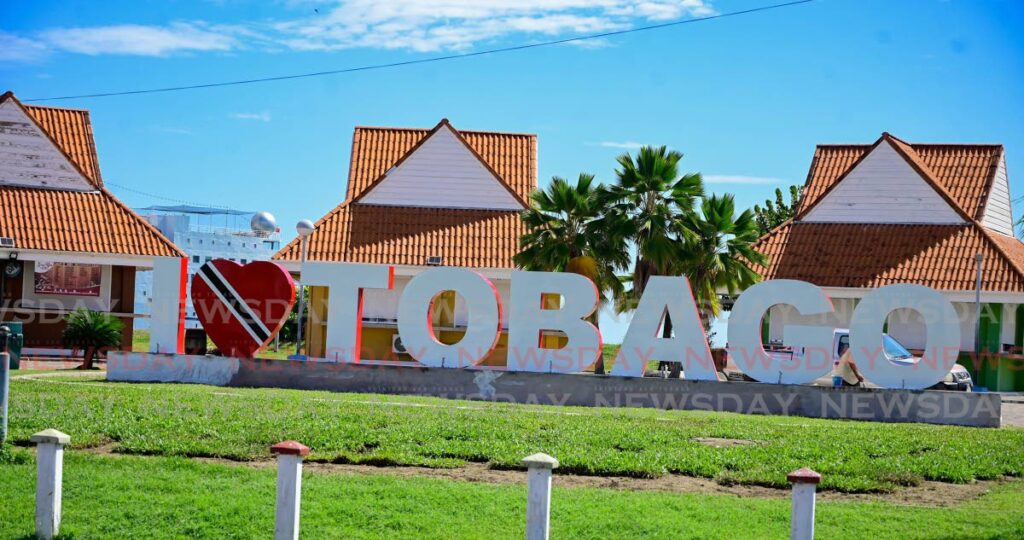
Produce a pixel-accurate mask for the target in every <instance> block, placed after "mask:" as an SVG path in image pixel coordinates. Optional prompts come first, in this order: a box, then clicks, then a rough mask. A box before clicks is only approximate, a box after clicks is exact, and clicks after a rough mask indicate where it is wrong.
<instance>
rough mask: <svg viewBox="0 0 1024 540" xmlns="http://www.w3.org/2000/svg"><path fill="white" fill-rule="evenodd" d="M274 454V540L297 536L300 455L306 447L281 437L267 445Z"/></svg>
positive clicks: (300, 471) (299, 498)
mask: <svg viewBox="0 0 1024 540" xmlns="http://www.w3.org/2000/svg"><path fill="white" fill-rule="evenodd" d="M270 453H272V454H274V455H275V456H277V506H276V511H275V513H274V540H298V538H299V503H300V502H301V500H302V458H303V457H305V456H307V455H309V447H307V446H305V445H303V444H302V443H298V442H295V441H284V442H279V443H277V444H275V445H274V446H271V447H270Z"/></svg>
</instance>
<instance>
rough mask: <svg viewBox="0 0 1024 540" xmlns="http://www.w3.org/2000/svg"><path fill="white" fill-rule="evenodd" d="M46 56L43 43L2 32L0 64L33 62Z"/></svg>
mask: <svg viewBox="0 0 1024 540" xmlns="http://www.w3.org/2000/svg"><path fill="white" fill-rule="evenodd" d="M45 55H46V46H45V45H43V44H42V43H40V42H38V41H35V40H32V39H28V38H24V37H19V36H16V35H14V34H10V33H7V32H3V31H0V62H5V61H6V62H31V61H34V60H38V59H39V58H42V57H43V56H45Z"/></svg>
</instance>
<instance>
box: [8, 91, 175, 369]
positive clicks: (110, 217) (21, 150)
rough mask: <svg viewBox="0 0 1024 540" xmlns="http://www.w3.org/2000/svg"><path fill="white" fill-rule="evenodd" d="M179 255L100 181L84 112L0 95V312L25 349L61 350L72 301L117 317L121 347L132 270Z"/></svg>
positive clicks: (127, 335)
mask: <svg viewBox="0 0 1024 540" xmlns="http://www.w3.org/2000/svg"><path fill="white" fill-rule="evenodd" d="M183 256H184V254H183V253H182V252H181V250H179V249H178V248H177V247H176V246H175V245H174V244H173V243H171V242H170V241H169V240H168V239H167V238H166V237H164V236H163V235H162V234H160V232H159V231H158V230H157V229H156V228H154V227H153V226H152V225H150V224H149V223H147V222H146V221H145V220H143V219H141V218H140V217H139V216H138V215H137V214H135V212H133V211H132V210H131V209H130V208H129V207H128V206H126V205H125V204H124V203H122V202H121V201H119V200H118V199H117V198H116V197H114V195H113V194H111V193H110V192H109V191H107V190H106V189H105V188H104V186H103V178H102V176H101V174H100V167H99V159H98V157H97V153H96V144H95V141H94V139H93V133H92V124H91V122H90V120H89V112H88V111H85V110H80V109H65V108H57V107H40V106H32V105H23V104H22V103H21V102H19V101H18V99H17V98H16V97H15V96H14V94H13V93H11V92H7V93H5V94H3V95H2V96H0V261H2V262H0V264H2V265H3V266H4V268H5V270H8V271H9V273H8V272H5V277H4V278H3V283H2V285H3V287H2V294H0V300H2V302H3V303H2V306H0V320H4V321H10V320H16V321H17V320H20V321H23V322H24V323H25V329H24V333H25V345H26V347H27V350H28V352H30V353H32V352H44V353H45V352H53V351H59V352H61V353H63V352H65V351H63V350H62V349H63V347H62V346H61V344H60V334H61V331H62V330H63V326H64V325H63V321H62V320H61V319H62V317H63V315H65V314H66V313H67V312H68V311H69V310H71V309H73V308H74V307H87V308H89V309H98V310H101V311H105V312H109V313H113V314H115V315H117V316H118V317H119V318H121V319H122V321H123V322H124V323H125V331H124V334H123V338H122V346H123V347H125V348H128V347H130V346H131V331H132V319H133V317H134V313H133V311H134V289H135V272H136V270H137V269H139V268H143V269H145V268H151V267H152V265H153V259H154V258H155V257H183Z"/></svg>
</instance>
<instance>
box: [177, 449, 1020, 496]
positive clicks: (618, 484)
mask: <svg viewBox="0 0 1024 540" xmlns="http://www.w3.org/2000/svg"><path fill="white" fill-rule="evenodd" d="M195 459H198V460H200V461H204V462H209V463H220V464H230V465H234V466H243V467H252V468H271V467H274V465H275V462H274V461H273V460H259V461H247V462H238V461H230V460H226V459H217V458H195ZM304 466H305V468H306V469H307V470H309V471H311V472H314V473H318V474H349V475H360V474H386V475H391V476H398V477H403V478H410V477H421V478H437V479H443V480H453V481H460V482H482V483H488V484H523V485H525V484H526V474H525V473H524V472H523V471H509V470H498V469H492V468H490V467H489V466H488V465H486V464H483V463H467V464H466V465H464V466H462V467H458V468H454V469H433V468H427V467H408V466H388V467H375V466H372V465H350V464H337V463H320V462H306V463H305V464H304ZM1004 481H1008V480H987V481H978V482H973V483H970V484H947V483H944V482H922V483H921V484H920V485H918V486H912V487H905V488H901V489H899V490H898V491H896V492H894V493H840V492H835V491H823V492H819V493H818V499H819V500H826V501H862V502H884V503H888V504H898V505H905V506H931V507H950V506H956V505H959V504H962V503H965V502H968V501H971V500H974V499H976V498H978V497H980V496H982V495H984V494H985V493H987V492H988V491H989V490H990V489H992V488H993V487H994V486H997V485H999V484H1000V483H1002V482H1004ZM552 483H553V484H554V485H555V486H558V487H569V488H575V487H588V488H605V489H621V490H627V491H664V492H673V493H707V494H716V495H734V496H736V497H767V498H789V497H790V495H791V493H790V490H788V489H776V488H770V487H764V486H747V485H730V486H725V485H721V484H719V483H717V482H715V481H714V480H711V479H707V478H695V477H692V476H682V475H677V474H668V475H665V476H661V477H658V478H630V477H624V476H581V475H572V474H557V471H556V474H555V475H554V476H553V477H552Z"/></svg>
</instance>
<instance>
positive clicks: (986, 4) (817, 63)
mask: <svg viewBox="0 0 1024 540" xmlns="http://www.w3.org/2000/svg"><path fill="white" fill-rule="evenodd" d="M776 1H777V0H776ZM770 3H774V2H773V0H642V1H626V0H393V1H386V0H333V1H322V2H316V1H304V0H282V1H278V2H248V1H242V0H237V1H236V0H219V1H209V2H199V1H197V2H163V3H161V2H141V1H124V2H122V1H107V2H102V3H96V2H86V1H65V2H22V3H15V4H13V5H5V7H4V9H3V12H2V13H0V88H2V89H11V90H14V92H15V93H16V95H17V96H18V97H19V98H21V99H30V98H39V97H47V96H58V95H74V94H87V93H94V92H105V91H117V90H132V89H139V88H150V87H163V86H176V85H182V84H194V83H205V82H216V81H221V80H234V79H246V78H254V77H264V76H274V75H285V74H292V73H302V72H310V71H321V70H330V69H339V68H345V67H351V66H359V65H365V64H377V63H387V62H395V61H403V60H410V59H416V58H424V57H427V56H434V55H439V54H451V53H453V52H454V53H457V52H470V51H474V50H480V49H488V48H494V47H501V46H507V45H511V44H516V43H530V42H536V41H543V40H548V39H556V38H562V37H569V36H573V35H577V34H587V33H594V32H602V31H607V30H616V29H623V28H630V27H635V26H642V25H647V24H657V23H661V22H666V21H669V20H676V19H682V18H687V17H699V16H704V15H708V14H713V13H724V12H730V11H736V10H741V9H747V8H751V7H757V6H762V5H766V4H770ZM1021 21H1024V5H1021V3H1018V2H1016V1H1013V0H1005V1H981V0H978V1H968V0H948V1H943V0H907V1H898V2H893V1H885V0H864V1H859V0H857V1H855V0H817V1H816V2H813V3H810V4H805V5H800V6H795V7H789V8H784V9H778V10H773V11H770V12H762V13H757V14H752V15H747V16H741V17H732V18H725V19H719V20H712V21H706V22H699V23H696V24H688V25H682V26H678V27H674V28H669V29H662V30H657V31H651V32H644V33H636V34H630V35H625V36H619V37H612V38H608V39H603V40H599V41H596V42H591V43H587V44H586V45H579V44H576V45H559V46H553V47H548V48H541V49H532V50H528V51H521V52H512V53H505V54H497V55H489V56H483V57H476V58H468V59H461V60H455V61H449V62H441V63H434V64H427V65H417V66H409V67H403V68H397V69H389V70H382V71H373V72H362V73H354V74H345V75H338V76H327V77H320V78H309V79H301V80H293V81H284V82H273V83H266V84H256V85H248V86H233V87H227V88H216V89H205V90H193V91H186V92H175V93H167V94H150V95H141V96H124V97H110V98H95V99H77V100H70V101H61V102H52V104H57V105H65V106H74V107H84V108H88V109H90V110H91V111H92V119H93V125H94V130H95V135H96V140H97V144H98V147H99V153H100V162H101V165H102V169H103V176H104V179H105V180H106V181H107V182H108V183H111V184H116V185H117V186H125V187H127V188H131V189H134V190H139V191H144V192H150V193H153V194H156V195H161V196H164V197H168V198H172V199H181V200H185V201H190V202H196V203H202V204H214V205H226V206H231V207H235V208H242V209H250V210H269V211H270V212H272V213H274V214H275V215H276V216H277V218H278V221H279V223H280V224H281V225H282V228H283V229H284V230H285V232H286V233H289V234H290V233H291V230H292V224H294V223H295V222H296V221H297V220H298V219H300V218H303V217H308V218H311V219H316V218H319V217H320V216H322V215H323V214H324V213H326V212H327V211H328V210H330V209H331V208H332V207H333V206H335V205H336V204H337V203H338V202H340V201H341V199H342V198H343V196H344V188H345V182H346V174H347V168H348V158H349V145H350V144H351V136H352V128H353V126H355V125H388V126H409V127H432V126H433V125H434V124H436V123H437V122H438V120H440V119H441V118H442V117H447V118H449V119H450V120H451V121H452V123H453V125H455V127H457V128H464V129H477V130H500V131H514V132H530V133H536V134H537V135H538V137H539V139H538V140H539V157H540V160H539V171H540V181H541V183H542V184H543V183H545V182H546V181H547V180H548V179H549V178H550V177H551V176H552V175H561V176H575V175H576V174H577V173H578V172H580V171H589V172H592V173H594V174H597V175H598V178H600V179H603V180H610V179H611V178H612V177H613V170H614V158H615V156H616V155H617V154H619V153H621V152H623V151H631V150H634V149H635V147H636V146H637V145H639V144H665V145H668V146H670V147H672V148H675V149H677V150H680V151H682V152H683V153H684V154H685V155H686V157H685V159H684V161H683V165H684V169H685V170H687V171H700V172H702V173H703V174H704V175H705V178H706V180H707V182H708V187H709V189H711V190H712V191H715V192H729V193H734V194H736V197H737V199H738V201H739V203H740V204H741V205H742V206H750V205H753V204H754V203H755V202H759V201H761V200H763V199H765V198H766V197H768V196H770V194H771V192H772V190H773V189H774V188H775V187H776V186H777V185H782V186H788V185H789V184H794V183H797V184H798V183H802V182H803V180H804V177H805V175H806V173H807V169H808V166H809V165H810V160H811V156H812V153H813V150H814V145H815V144H817V143H824V142H854V143H870V142H873V141H874V140H875V139H876V138H877V137H878V136H879V134H880V133H881V132H882V131H889V132H891V133H893V134H895V135H897V136H899V137H902V138H904V139H907V140H910V141H919V142H997V143H1002V144H1004V145H1005V146H1006V148H1007V158H1008V167H1009V171H1010V177H1011V191H1012V192H1013V195H1014V197H1019V196H1021V195H1024V188H1022V186H1024V184H1022V183H1021V182H1020V181H1015V180H1014V177H1015V173H1016V172H1017V171H1024V129H1022V128H1021V126H1024V100H1022V99H1020V97H1021V96H1022V95H1024V28H1022V26H1024V25H1022V23H1021ZM1022 174H1024V173H1022ZM112 190H113V191H114V192H115V193H117V194H118V195H119V196H121V197H122V198H123V199H124V200H125V201H127V202H128V203H129V204H131V205H133V206H137V207H138V206H147V205H150V204H158V203H161V202H163V201H161V200H159V199H154V198H150V197H146V196H142V195H139V194H137V193H134V192H132V191H128V190H126V189H122V188H118V187H113V186H112ZM1016 211H1017V212H1019V211H1020V209H1019V208H1017V209H1016ZM609 326H610V327H609V328H608V330H607V331H606V333H607V337H608V338H609V340H616V338H617V337H621V331H622V325H621V324H619V325H609Z"/></svg>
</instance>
